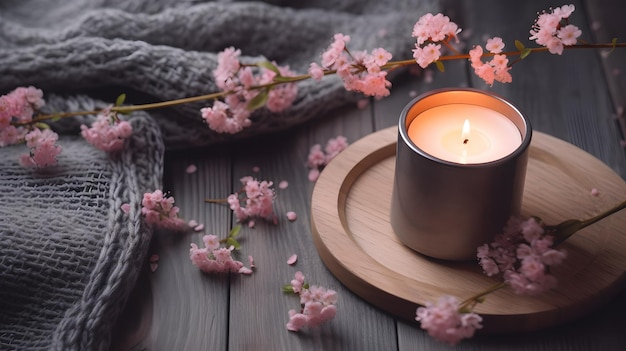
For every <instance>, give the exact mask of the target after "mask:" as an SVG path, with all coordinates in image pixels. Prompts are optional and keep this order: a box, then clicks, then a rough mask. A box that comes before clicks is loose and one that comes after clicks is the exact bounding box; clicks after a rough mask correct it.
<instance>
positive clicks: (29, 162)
mask: <svg viewBox="0 0 626 351" xmlns="http://www.w3.org/2000/svg"><path fill="white" fill-rule="evenodd" d="M44 105H45V101H44V99H43V92H42V91H41V90H40V89H37V88H35V87H32V86H31V87H18V88H16V89H15V90H13V91H11V92H10V93H8V94H6V95H2V96H0V147H4V146H7V145H13V144H18V143H22V142H26V146H27V147H28V148H29V153H28V154H23V155H20V159H19V162H20V164H21V165H23V166H25V167H48V166H53V165H55V164H56V163H57V156H58V155H59V153H60V152H61V146H59V145H58V144H57V140H58V135H57V134H56V133H55V132H54V131H52V130H51V129H49V127H48V126H47V125H45V124H43V123H40V124H38V125H36V126H35V125H32V124H29V123H31V122H32V120H33V114H34V113H35V111H37V110H39V109H40V108H42V107H43V106H44Z"/></svg>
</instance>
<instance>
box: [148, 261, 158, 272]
mask: <svg viewBox="0 0 626 351" xmlns="http://www.w3.org/2000/svg"><path fill="white" fill-rule="evenodd" d="M158 267H159V265H158V264H157V263H154V262H153V263H150V271H151V272H155V271H156V270H157V268H158Z"/></svg>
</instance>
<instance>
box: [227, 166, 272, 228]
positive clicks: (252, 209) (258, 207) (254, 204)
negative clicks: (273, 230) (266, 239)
mask: <svg viewBox="0 0 626 351" xmlns="http://www.w3.org/2000/svg"><path fill="white" fill-rule="evenodd" d="M241 183H242V184H243V189H242V190H241V191H239V192H237V193H234V194H231V195H229V196H228V198H227V201H228V204H229V206H230V209H231V210H233V212H234V214H235V217H236V218H237V221H239V222H242V221H245V220H247V219H250V218H253V217H259V218H263V219H265V220H269V221H273V220H274V217H275V215H274V208H273V203H274V197H275V192H274V189H273V188H272V185H273V182H271V181H266V180H262V181H259V180H257V179H255V178H252V177H250V176H246V177H243V178H241Z"/></svg>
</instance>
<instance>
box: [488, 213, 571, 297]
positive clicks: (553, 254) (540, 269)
mask: <svg viewBox="0 0 626 351" xmlns="http://www.w3.org/2000/svg"><path fill="white" fill-rule="evenodd" d="M552 245H553V238H552V236H549V235H546V234H545V231H544V229H543V227H542V226H541V225H540V224H539V223H537V221H536V220H535V219H534V218H529V219H525V220H522V219H521V218H518V217H511V219H510V220H509V222H508V223H507V225H506V226H505V228H504V231H503V233H502V234H499V235H497V236H496V237H495V238H494V241H493V242H492V243H490V244H485V245H482V246H480V247H479V248H478V250H477V258H478V260H479V263H480V265H481V266H482V267H483V271H484V272H485V274H487V275H488V276H493V275H496V274H498V275H501V276H502V278H504V281H505V282H506V283H507V284H508V285H509V286H511V288H513V291H514V292H515V293H517V294H538V293H541V292H543V291H546V290H548V289H551V288H553V287H554V286H555V285H556V283H557V281H556V278H555V277H554V276H553V275H551V274H550V267H551V266H554V265H557V264H560V263H561V262H562V261H563V259H564V258H565V256H566V254H565V251H563V250H557V249H553V248H552Z"/></svg>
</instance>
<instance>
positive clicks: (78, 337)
mask: <svg viewBox="0 0 626 351" xmlns="http://www.w3.org/2000/svg"><path fill="white" fill-rule="evenodd" d="M81 100H82V102H81ZM71 101H72V104H73V105H75V106H76V107H84V106H85V105H91V104H93V102H92V101H88V100H87V99H86V98H79V99H72V100H71ZM55 107H61V108H68V106H67V105H63V104H58V105H57V106H55ZM131 123H132V126H133V129H134V133H133V136H132V137H131V139H130V140H129V141H127V145H126V146H127V147H126V148H125V150H124V151H123V152H121V153H119V154H117V155H112V156H107V155H106V154H105V153H103V152H102V151H100V150H97V149H95V148H94V147H92V146H91V145H89V144H87V142H86V141H84V140H83V139H81V138H79V137H77V136H61V138H60V139H59V144H60V145H61V146H62V147H63V152H62V153H61V155H59V160H58V161H59V162H58V165H57V166H55V167H51V168H48V169H45V170H39V171H37V170H33V169H29V168H24V167H22V166H21V165H19V164H18V161H17V160H18V156H19V155H20V154H23V153H27V152H28V150H27V148H26V147H25V146H24V145H15V146H10V147H5V148H2V149H1V150H0V151H1V152H0V194H1V195H0V199H1V200H0V203H1V205H0V252H2V259H0V349H2V350H9V349H10V350H13V349H16V350H107V349H108V347H109V342H110V337H111V336H110V333H111V330H112V327H113V325H114V323H115V321H116V319H117V317H118V316H119V314H120V312H121V310H122V308H123V307H124V304H125V302H126V300H127V298H128V295H129V293H130V291H131V290H132V289H133V287H134V284H135V282H136V280H137V277H138V275H139V270H140V268H141V266H142V263H143V262H144V260H145V256H146V253H147V248H148V244H149V240H150V237H151V231H150V230H149V228H147V227H146V226H145V225H144V224H143V223H142V221H141V199H142V196H143V194H144V193H145V192H146V191H153V190H154V189H156V188H160V187H161V175H162V168H163V144H162V139H161V135H160V131H159V129H158V126H157V125H156V124H155V123H154V121H153V120H152V119H150V118H148V117H147V116H146V115H145V113H143V112H140V113H137V114H135V115H134V116H133V118H132V119H131ZM123 203H129V204H130V205H131V210H130V212H129V213H128V214H125V213H124V212H123V211H122V210H121V208H120V207H121V205H122V204H123Z"/></svg>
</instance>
